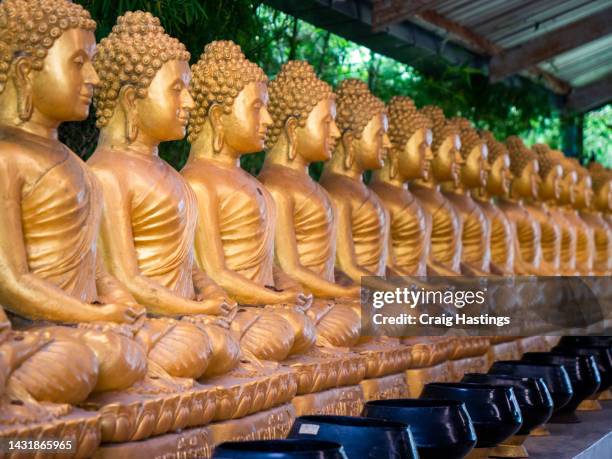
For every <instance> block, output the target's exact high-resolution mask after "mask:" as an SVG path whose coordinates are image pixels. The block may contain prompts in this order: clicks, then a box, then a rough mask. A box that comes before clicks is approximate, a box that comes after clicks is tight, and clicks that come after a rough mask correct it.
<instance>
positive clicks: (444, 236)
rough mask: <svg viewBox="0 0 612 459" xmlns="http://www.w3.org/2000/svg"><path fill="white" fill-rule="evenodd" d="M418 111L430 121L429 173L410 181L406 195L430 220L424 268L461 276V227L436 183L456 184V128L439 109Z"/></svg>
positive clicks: (458, 157)
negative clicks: (426, 265)
mask: <svg viewBox="0 0 612 459" xmlns="http://www.w3.org/2000/svg"><path fill="white" fill-rule="evenodd" d="M420 112H421V113H422V114H423V115H425V116H426V117H427V118H429V120H430V121H431V125H432V128H431V129H432V134H433V136H432V137H433V138H432V144H431V148H432V152H433V159H432V161H431V173H430V174H429V175H428V176H427V177H425V178H417V179H415V180H413V181H411V182H410V185H409V189H410V192H411V193H412V194H413V195H414V196H415V197H416V198H417V201H418V203H419V204H420V206H421V208H422V209H423V210H424V211H425V215H426V216H427V217H428V219H429V220H430V221H431V237H430V238H431V249H430V255H429V260H428V269H429V270H430V271H432V273H433V274H438V275H442V276H458V275H461V248H462V246H461V244H462V243H461V224H460V220H459V215H458V214H457V211H456V210H455V209H454V207H453V205H452V204H451V203H450V202H449V201H448V199H447V198H446V197H445V196H444V195H443V194H442V192H441V191H440V184H441V183H443V182H447V181H453V182H454V183H455V184H459V181H460V171H461V165H462V164H463V159H462V157H461V155H460V153H459V149H460V148H461V139H460V137H459V128H458V127H457V126H456V125H455V124H454V123H450V122H449V121H448V120H447V119H446V118H445V117H444V113H443V112H442V109H440V108H439V107H435V106H433V105H428V106H426V107H423V108H422V109H421V110H420Z"/></svg>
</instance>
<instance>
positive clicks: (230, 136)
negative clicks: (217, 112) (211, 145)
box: [221, 82, 272, 154]
mask: <svg viewBox="0 0 612 459" xmlns="http://www.w3.org/2000/svg"><path fill="white" fill-rule="evenodd" d="M267 105H268V88H267V86H266V84H265V83H262V82H252V83H249V84H247V85H246V86H245V87H244V89H243V90H242V91H240V94H238V96H237V97H236V99H234V103H233V105H232V110H231V112H230V113H229V114H223V115H222V116H221V124H222V126H223V139H224V141H225V142H226V143H227V146H228V147H230V149H231V150H232V151H235V152H239V153H240V154H246V153H256V152H258V151H261V150H263V148H264V142H265V139H266V132H267V131H268V128H269V127H270V126H271V125H272V118H271V117H270V114H269V113H268V109H267Z"/></svg>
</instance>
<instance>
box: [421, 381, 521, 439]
mask: <svg viewBox="0 0 612 459" xmlns="http://www.w3.org/2000/svg"><path fill="white" fill-rule="evenodd" d="M420 398H429V399H438V400H458V401H461V402H464V403H465V407H466V408H467V411H468V413H469V415H470V418H471V419H472V423H473V424H474V430H476V436H477V441H476V448H493V447H495V446H496V445H498V444H499V443H501V442H503V441H504V440H506V439H507V438H509V437H511V436H512V435H514V434H515V433H516V432H517V431H518V430H519V429H520V428H521V424H522V423H523V418H522V416H521V410H520V408H519V405H518V402H517V401H516V396H515V395H514V390H513V389H512V388H511V387H506V386H492V385H490V384H478V383H466V382H459V383H429V384H425V387H424V388H423V392H421V397H420Z"/></svg>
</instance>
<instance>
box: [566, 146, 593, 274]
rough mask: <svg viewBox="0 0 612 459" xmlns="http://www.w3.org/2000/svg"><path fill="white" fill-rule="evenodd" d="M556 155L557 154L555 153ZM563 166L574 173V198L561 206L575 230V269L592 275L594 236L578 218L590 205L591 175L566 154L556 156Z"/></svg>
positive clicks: (591, 191)
mask: <svg viewBox="0 0 612 459" xmlns="http://www.w3.org/2000/svg"><path fill="white" fill-rule="evenodd" d="M557 155H558V154H557ZM558 157H559V158H560V162H561V164H562V165H563V167H564V168H566V169H567V170H569V171H571V172H574V173H575V174H576V182H575V183H574V185H573V188H574V191H573V193H572V194H573V196H574V199H573V201H572V206H571V207H569V206H567V207H564V208H562V212H563V213H564V215H565V217H566V219H567V220H568V221H569V223H570V224H571V225H572V227H573V229H574V231H575V232H576V249H575V250H576V252H575V257H576V270H577V271H578V272H579V273H580V275H582V276H591V275H593V262H594V259H595V245H594V237H593V233H592V229H591V227H590V226H589V225H588V224H587V223H586V222H585V221H584V220H583V219H582V218H580V214H579V211H580V210H583V209H587V208H589V207H590V206H591V201H592V197H593V190H592V184H591V176H590V175H589V174H588V173H587V172H586V170H584V169H583V168H582V167H581V166H580V164H579V163H578V161H576V160H575V159H573V158H567V157H566V156H562V157H560V156H558Z"/></svg>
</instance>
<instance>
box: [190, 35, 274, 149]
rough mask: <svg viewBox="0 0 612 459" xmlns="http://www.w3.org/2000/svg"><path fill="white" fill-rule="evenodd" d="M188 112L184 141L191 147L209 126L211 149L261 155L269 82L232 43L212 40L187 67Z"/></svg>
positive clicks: (267, 119)
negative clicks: (190, 106)
mask: <svg viewBox="0 0 612 459" xmlns="http://www.w3.org/2000/svg"><path fill="white" fill-rule="evenodd" d="M191 71H192V74H193V77H192V80H191V86H190V90H191V94H192V96H193V98H194V100H195V109H194V110H193V111H192V112H191V118H190V121H189V134H188V137H187V138H188V140H189V141H190V142H191V143H194V142H195V141H196V139H197V138H198V136H199V135H200V133H202V131H203V130H204V131H207V130H208V128H205V126H206V125H207V122H209V123H210V125H211V126H210V127H211V128H212V130H213V131H214V133H215V135H213V137H214V140H213V149H214V150H215V151H216V152H218V151H220V150H221V148H222V146H223V145H222V144H223V143H227V144H229V146H230V147H232V149H233V150H236V151H237V152H239V153H251V152H256V151H260V150H261V149H263V147H264V141H265V136H266V131H267V130H268V126H269V125H270V123H271V120H270V116H269V114H268V112H267V108H266V105H267V103H268V90H267V83H268V77H267V76H266V74H265V73H264V72H263V70H262V69H261V68H260V67H259V66H258V65H257V64H255V63H253V62H251V61H249V60H248V59H247V58H246V57H245V55H244V53H243V52H242V49H240V46H238V45H237V44H236V43H234V42H232V41H225V40H223V41H213V42H212V43H209V44H208V45H206V47H205V48H204V52H203V53H202V55H201V56H200V60H199V61H198V62H197V63H196V64H194V65H193V66H192V67H191Z"/></svg>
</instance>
